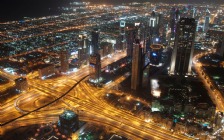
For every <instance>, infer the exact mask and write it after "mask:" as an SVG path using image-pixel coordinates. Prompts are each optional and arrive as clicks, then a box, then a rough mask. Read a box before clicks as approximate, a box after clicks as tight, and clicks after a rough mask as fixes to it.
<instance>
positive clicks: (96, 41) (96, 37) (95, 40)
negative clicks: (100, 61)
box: [92, 29, 99, 54]
mask: <svg viewBox="0 0 224 140" xmlns="http://www.w3.org/2000/svg"><path fill="white" fill-rule="evenodd" d="M92 50H93V52H92V54H94V53H98V51H99V31H98V29H94V30H93V31H92Z"/></svg>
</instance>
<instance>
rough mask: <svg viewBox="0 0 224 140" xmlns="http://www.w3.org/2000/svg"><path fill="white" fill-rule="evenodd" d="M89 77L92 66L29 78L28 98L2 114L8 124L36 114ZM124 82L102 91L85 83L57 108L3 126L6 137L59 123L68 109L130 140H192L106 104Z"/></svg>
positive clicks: (71, 92) (49, 107)
mask: <svg viewBox="0 0 224 140" xmlns="http://www.w3.org/2000/svg"><path fill="white" fill-rule="evenodd" d="M123 57H125V54H124V53H123V54H115V56H114V57H112V58H110V59H104V60H102V67H105V66H106V65H108V64H110V63H113V62H114V61H117V60H119V59H121V58H123ZM88 74H89V72H88V66H86V67H83V68H81V69H80V70H79V71H77V72H74V73H70V74H68V75H62V76H61V77H56V78H52V79H47V80H44V81H43V80H40V79H36V78H33V76H30V77H28V83H29V86H30V87H31V89H30V91H28V93H26V94H21V96H19V97H18V98H16V100H14V102H13V101H11V102H8V103H7V104H5V105H4V106H3V108H4V110H3V111H2V112H1V114H4V115H3V118H8V119H6V120H9V119H10V118H11V119H12V118H15V117H18V116H20V115H23V114H26V113H28V112H30V111H31V112H32V110H35V109H38V108H40V107H41V106H44V105H46V104H47V103H49V102H52V101H54V99H56V98H58V97H60V96H62V95H63V94H64V93H65V92H66V91H68V89H70V88H71V87H72V86H73V85H74V84H76V83H77V82H78V81H79V80H80V79H82V77H83V76H86V75H88ZM32 78H33V79H32ZM124 79H125V76H121V77H120V78H118V79H116V80H115V81H113V82H111V83H110V84H108V85H106V86H105V87H104V88H101V89H98V88H96V87H92V86H91V85H89V84H88V83H87V82H85V80H84V81H81V82H80V83H79V84H78V85H77V86H76V87H75V88H74V89H71V90H69V91H70V92H69V93H68V94H67V95H66V96H64V97H63V98H62V99H60V100H59V101H57V102H55V103H54V104H53V105H52V104H51V105H49V106H46V107H44V108H41V109H38V110H36V111H35V112H32V113H30V114H28V115H24V116H22V117H20V118H18V119H16V120H14V121H12V122H11V123H8V124H6V125H4V126H2V128H3V129H2V133H3V131H7V130H8V129H11V128H15V127H19V126H27V125H31V124H36V123H49V122H52V121H56V120H57V119H58V115H59V114H61V113H62V112H63V110H64V109H65V108H67V109H72V110H74V111H75V112H76V113H78V114H79V115H80V120H82V119H83V120H84V121H90V122H97V123H100V124H101V125H105V126H108V127H111V128H112V129H113V130H114V131H116V132H118V133H120V134H125V136H128V137H129V138H130V139H147V140H148V139H172V140H183V139H189V138H187V137H185V136H183V135H178V134H173V133H172V132H170V131H168V130H165V129H163V128H161V127H160V126H157V125H155V124H153V123H149V122H145V121H144V120H142V119H140V118H138V117H136V116H133V115H132V114H131V113H127V111H123V110H119V109H117V108H115V107H113V106H111V105H109V104H107V103H106V102H105V101H103V100H102V99H103V98H102V97H103V96H104V94H106V93H107V92H108V90H109V89H110V88H111V87H113V86H115V85H117V84H118V83H120V82H121V81H123V80H124ZM8 108H10V109H8ZM1 117H2V116H1ZM4 121H5V119H4ZM1 123H3V122H1Z"/></svg>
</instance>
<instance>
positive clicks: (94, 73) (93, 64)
mask: <svg viewBox="0 0 224 140" xmlns="http://www.w3.org/2000/svg"><path fill="white" fill-rule="evenodd" d="M100 76H101V60H100V55H99V54H93V55H90V59H89V81H90V82H93V83H99V81H100Z"/></svg>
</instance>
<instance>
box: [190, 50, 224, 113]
mask: <svg viewBox="0 0 224 140" xmlns="http://www.w3.org/2000/svg"><path fill="white" fill-rule="evenodd" d="M208 54H209V53H208V52H205V53H201V54H197V55H195V56H194V58H193V62H194V65H193V66H194V68H195V70H196V72H197V73H198V76H199V78H200V79H201V80H202V82H203V83H204V85H205V87H206V89H207V91H208V93H209V96H210V98H211V99H212V101H213V103H214V104H215V105H216V110H217V111H221V112H224V99H223V97H222V94H221V93H220V91H219V90H217V89H215V90H212V89H211V88H210V86H213V87H216V85H213V84H214V83H213V82H211V79H209V76H208V75H207V74H206V73H205V72H204V70H203V69H202V66H203V64H202V63H201V62H199V61H197V60H198V59H199V58H200V57H202V56H205V55H208ZM202 72H203V73H204V75H202ZM205 77H206V78H205Z"/></svg>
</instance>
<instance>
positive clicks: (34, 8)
mask: <svg viewBox="0 0 224 140" xmlns="http://www.w3.org/2000/svg"><path fill="white" fill-rule="evenodd" d="M70 1H89V2H91V3H102V4H115V5H117V4H122V3H128V2H134V1H137V2H146V1H149V2H153V3H155V2H157V3H158V2H163V3H177V4H178V3H189V4H193V3H202V2H204V1H205V0H187V1H186V0H172V2H171V1H170V0H113V1H111V0H3V1H2V2H1V5H0V22H5V21H13V20H22V19H23V17H31V18H33V17H42V16H49V15H58V14H60V13H61V11H60V9H59V7H62V6H66V5H68V3H69V2H70ZM206 2H208V3H215V4H218V3H222V2H220V0H206Z"/></svg>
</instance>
